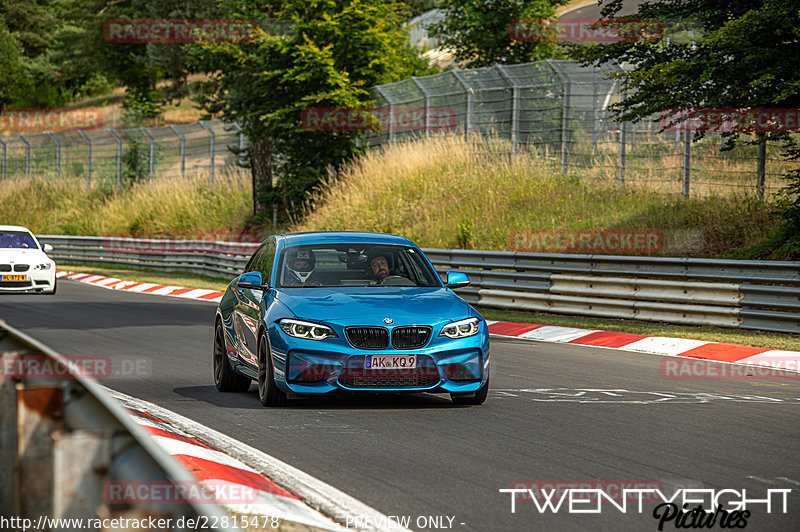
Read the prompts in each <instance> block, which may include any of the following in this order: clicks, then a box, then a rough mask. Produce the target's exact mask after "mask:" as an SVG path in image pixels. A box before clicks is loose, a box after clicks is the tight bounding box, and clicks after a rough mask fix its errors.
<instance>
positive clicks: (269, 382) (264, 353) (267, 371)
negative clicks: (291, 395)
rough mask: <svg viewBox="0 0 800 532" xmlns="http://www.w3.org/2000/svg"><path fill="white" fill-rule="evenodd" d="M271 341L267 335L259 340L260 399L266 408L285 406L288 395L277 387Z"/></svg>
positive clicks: (263, 335)
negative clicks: (273, 369)
mask: <svg viewBox="0 0 800 532" xmlns="http://www.w3.org/2000/svg"><path fill="white" fill-rule="evenodd" d="M269 353H270V348H269V340H267V336H266V335H265V334H262V335H261V338H259V340H258V398H259V399H260V400H261V404H262V405H264V406H283V405H285V404H286V394H285V393H284V392H283V391H281V390H280V389H279V388H278V386H276V385H275V374H274V373H273V371H272V357H271V356H270V354H269Z"/></svg>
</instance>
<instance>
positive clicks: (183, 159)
mask: <svg viewBox="0 0 800 532" xmlns="http://www.w3.org/2000/svg"><path fill="white" fill-rule="evenodd" d="M169 127H171V128H172V131H174V132H175V134H176V135H178V137H179V138H180V139H181V177H184V176H185V175H186V137H185V136H184V135H183V133H181V132H180V130H179V129H178V128H177V127H176V126H175V124H172V125H170V126H169Z"/></svg>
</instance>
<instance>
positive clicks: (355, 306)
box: [277, 286, 470, 320]
mask: <svg viewBox="0 0 800 532" xmlns="http://www.w3.org/2000/svg"><path fill="white" fill-rule="evenodd" d="M277 298H278V300H279V301H281V302H282V303H283V304H284V305H286V306H287V307H289V309H290V310H291V311H292V312H293V313H294V314H295V316H297V317H298V318H301V319H309V320H311V319H321V320H336V319H346V318H367V317H376V316H380V317H381V318H383V317H384V316H386V315H387V313H388V314H391V316H392V317H394V318H436V319H451V318H461V317H466V316H468V315H470V310H469V305H467V303H466V302H465V301H464V300H463V299H461V298H460V297H458V296H457V295H455V294H454V293H453V292H451V291H449V290H447V289H445V288H412V287H400V286H397V287H394V286H379V287H350V288H341V287H337V288H284V289H281V290H280V291H279V292H278V295H277Z"/></svg>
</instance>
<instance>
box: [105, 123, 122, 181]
mask: <svg viewBox="0 0 800 532" xmlns="http://www.w3.org/2000/svg"><path fill="white" fill-rule="evenodd" d="M108 132H109V133H110V134H111V136H112V137H114V140H116V141H117V191H119V189H120V186H121V185H122V139H121V138H120V136H119V135H117V133H116V131H114V130H113V129H109V130H108Z"/></svg>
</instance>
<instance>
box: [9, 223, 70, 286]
mask: <svg viewBox="0 0 800 532" xmlns="http://www.w3.org/2000/svg"><path fill="white" fill-rule="evenodd" d="M48 251H53V246H51V245H50V244H45V245H44V246H41V245H40V244H39V241H38V240H36V237H35V236H33V233H31V232H30V231H29V230H28V229H26V228H25V227H19V226H16V225H0V292H36V293H43V294H51V295H52V294H55V293H56V263H55V262H53V260H52V259H51V258H50V257H48V256H47V255H45V253H46V252H48Z"/></svg>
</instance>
